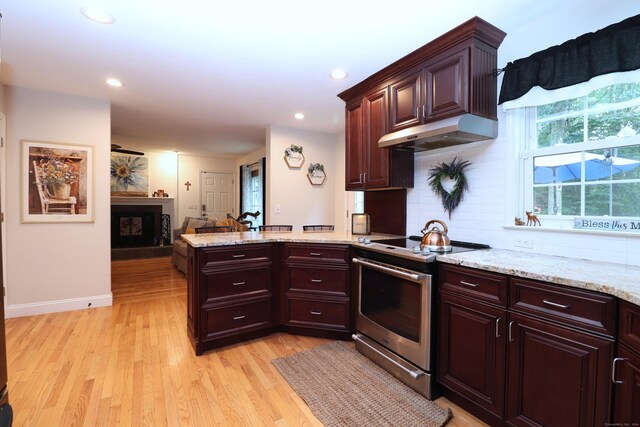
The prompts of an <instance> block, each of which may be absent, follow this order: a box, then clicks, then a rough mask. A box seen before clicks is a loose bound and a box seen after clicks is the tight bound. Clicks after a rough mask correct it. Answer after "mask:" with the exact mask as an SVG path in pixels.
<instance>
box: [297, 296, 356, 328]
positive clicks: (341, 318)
mask: <svg viewBox="0 0 640 427" xmlns="http://www.w3.org/2000/svg"><path fill="white" fill-rule="evenodd" d="M287 308H288V312H289V313H288V322H287V323H288V324H289V325H296V326H307V327H309V326H310V327H315V328H327V329H339V330H348V329H349V302H348V301H321V300H314V299H298V298H295V299H294V298H289V299H288V300H287Z"/></svg>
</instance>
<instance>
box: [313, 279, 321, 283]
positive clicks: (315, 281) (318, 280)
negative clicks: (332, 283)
mask: <svg viewBox="0 0 640 427" xmlns="http://www.w3.org/2000/svg"><path fill="white" fill-rule="evenodd" d="M311 281H312V282H313V283H322V279H311Z"/></svg>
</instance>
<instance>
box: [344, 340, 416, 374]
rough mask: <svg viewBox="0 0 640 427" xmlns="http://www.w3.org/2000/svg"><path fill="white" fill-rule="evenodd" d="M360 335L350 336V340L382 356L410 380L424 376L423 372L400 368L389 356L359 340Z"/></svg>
mask: <svg viewBox="0 0 640 427" xmlns="http://www.w3.org/2000/svg"><path fill="white" fill-rule="evenodd" d="M361 336H362V335H360V334H353V335H351V338H353V340H354V341H358V342H359V343H361V344H362V345H365V346H367V348H369V349H370V350H373V351H375V352H376V353H378V354H379V355H380V356H382V357H383V358H384V359H385V360H388V361H389V362H391V363H393V364H394V365H395V366H397V367H398V368H400V369H401V370H403V371H404V372H406V373H407V374H408V375H409V376H411V378H413V379H414V380H417V379H419V378H420V377H421V376H423V375H424V372H422V371H412V370H409V369H407V368H405V367H404V366H402V365H401V364H399V363H398V362H396V361H395V360H393V359H391V358H390V357H389V356H387V355H386V354H384V353H382V352H381V351H380V350H378V349H377V348H375V347H372V346H370V345H369V344H368V343H366V342H365V341H363V340H361V339H360V337H361Z"/></svg>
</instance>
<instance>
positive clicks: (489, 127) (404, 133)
mask: <svg viewBox="0 0 640 427" xmlns="http://www.w3.org/2000/svg"><path fill="white" fill-rule="evenodd" d="M497 136H498V121H497V120H492V119H487V118H486V117H481V116H476V115H473V114H463V115H461V116H455V117H450V118H448V119H442V120H438V121H436V122H433V123H427V124H424V125H418V126H413V127H410V128H407V129H403V130H399V131H397V132H392V133H388V134H386V135H384V136H383V137H382V138H380V140H379V141H378V146H379V147H380V148H396V147H398V148H407V149H411V150H413V151H426V150H433V149H436V148H442V147H449V146H452V145H458V144H467V143H469V142H476V141H484V140H487V139H495V138H496V137H497Z"/></svg>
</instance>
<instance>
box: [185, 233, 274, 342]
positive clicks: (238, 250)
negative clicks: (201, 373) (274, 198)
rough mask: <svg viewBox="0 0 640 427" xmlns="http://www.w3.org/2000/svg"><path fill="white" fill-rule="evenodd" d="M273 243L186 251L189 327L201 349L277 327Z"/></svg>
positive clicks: (257, 334) (191, 334) (256, 335)
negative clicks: (274, 311) (274, 306)
mask: <svg viewBox="0 0 640 427" xmlns="http://www.w3.org/2000/svg"><path fill="white" fill-rule="evenodd" d="M272 249H273V248H272V245H271V244H269V243H267V244H254V245H234V246H220V247H205V248H193V247H191V246H189V248H188V252H187V260H188V267H187V327H188V331H189V335H190V338H191V342H192V345H193V347H194V349H195V352H196V354H202V353H203V352H204V351H206V350H209V349H212V348H215V347H219V346H221V345H227V344H231V343H235V342H239V341H243V340H246V339H250V338H254V337H258V336H260V335H265V334H268V333H270V332H272V330H273V325H274V322H273V308H272V307H273V300H274V298H273V285H272V282H273V267H272V263H273V250H272Z"/></svg>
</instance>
